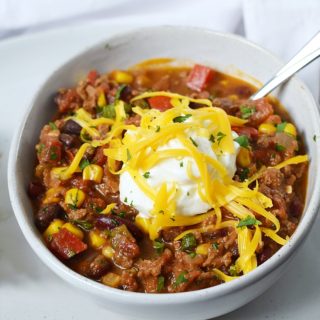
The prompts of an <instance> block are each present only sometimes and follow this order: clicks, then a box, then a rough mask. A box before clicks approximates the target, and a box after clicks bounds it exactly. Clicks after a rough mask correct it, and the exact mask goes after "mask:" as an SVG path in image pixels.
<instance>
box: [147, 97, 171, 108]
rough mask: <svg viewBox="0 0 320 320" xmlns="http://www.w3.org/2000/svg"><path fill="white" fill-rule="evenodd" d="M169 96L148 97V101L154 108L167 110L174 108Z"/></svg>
mask: <svg viewBox="0 0 320 320" xmlns="http://www.w3.org/2000/svg"><path fill="white" fill-rule="evenodd" d="M170 99H171V98H169V97H163V96H156V97H151V98H149V99H148V102H149V104H150V106H151V108H153V109H158V110H160V111H166V110H168V109H171V108H172V105H171V103H170Z"/></svg>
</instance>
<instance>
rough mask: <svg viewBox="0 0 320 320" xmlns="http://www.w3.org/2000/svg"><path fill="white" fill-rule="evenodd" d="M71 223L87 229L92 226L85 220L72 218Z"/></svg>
mask: <svg viewBox="0 0 320 320" xmlns="http://www.w3.org/2000/svg"><path fill="white" fill-rule="evenodd" d="M72 223H74V224H76V225H77V226H78V227H80V228H81V229H83V230H85V231H88V230H91V229H92V228H93V224H92V223H91V222H89V221H86V220H73V221H72Z"/></svg>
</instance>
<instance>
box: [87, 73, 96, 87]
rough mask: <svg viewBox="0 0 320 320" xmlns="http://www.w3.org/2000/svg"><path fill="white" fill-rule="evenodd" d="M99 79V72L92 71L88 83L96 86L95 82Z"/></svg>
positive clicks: (88, 76)
mask: <svg viewBox="0 0 320 320" xmlns="http://www.w3.org/2000/svg"><path fill="white" fill-rule="evenodd" d="M97 78H98V72H97V70H91V71H90V72H89V73H88V75H87V81H88V82H89V83H90V84H91V85H94V82H95V81H96V79H97Z"/></svg>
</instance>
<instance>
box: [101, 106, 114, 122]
mask: <svg viewBox="0 0 320 320" xmlns="http://www.w3.org/2000/svg"><path fill="white" fill-rule="evenodd" d="M98 113H99V115H100V116H102V117H103V118H109V119H115V117H116V110H115V108H114V104H108V105H106V106H104V107H103V108H102V109H101V111H100V112H98Z"/></svg>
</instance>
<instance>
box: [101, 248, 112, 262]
mask: <svg viewBox="0 0 320 320" xmlns="http://www.w3.org/2000/svg"><path fill="white" fill-rule="evenodd" d="M102 254H103V255H104V256H105V257H107V258H109V259H111V258H112V257H113V255H114V250H113V249H112V247H111V246H105V247H103V248H102Z"/></svg>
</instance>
